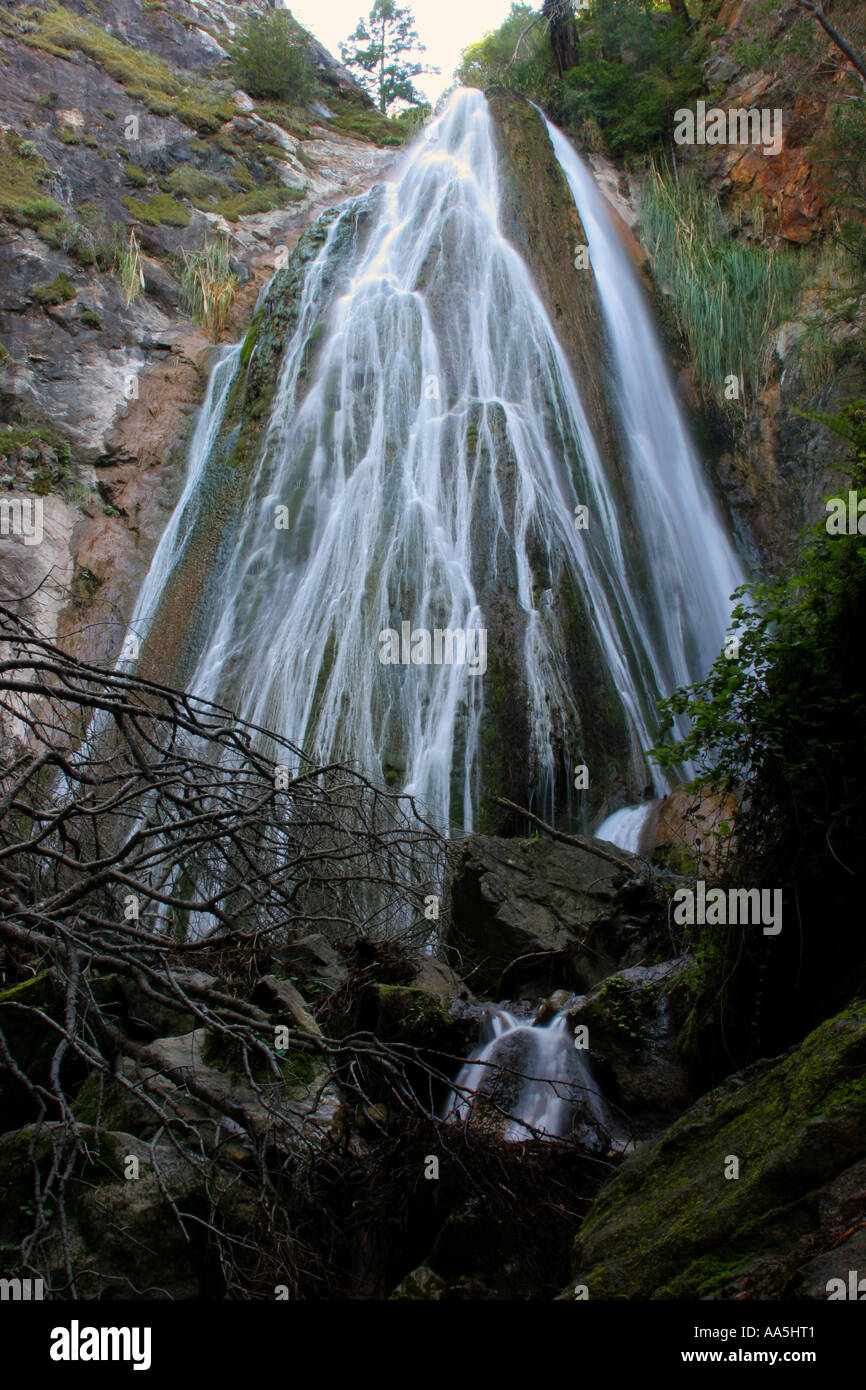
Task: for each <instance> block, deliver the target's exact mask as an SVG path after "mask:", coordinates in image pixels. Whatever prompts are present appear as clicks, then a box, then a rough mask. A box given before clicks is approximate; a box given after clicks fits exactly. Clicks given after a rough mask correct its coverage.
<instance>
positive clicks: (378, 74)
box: [340, 0, 439, 116]
mask: <svg viewBox="0 0 866 1390" xmlns="http://www.w3.org/2000/svg"><path fill="white" fill-rule="evenodd" d="M423 52H425V46H424V44H423V43H421V40H420V39H419V37H418V31H417V29H416V28H415V17H414V15H413V14H412V11H411V10H410V9H409V8H408V6H404V5H396V4H394V0H375V4H374V5H373V8H372V10H371V11H370V13H369V15H368V16H367V18H366V19H363V18H362V19H359V20H358V24H357V27H356V29H355V32H354V33H353V34H350V35H349V38H348V39H347V41H346V43H341V44H340V54H341V56H342V59H343V62H344V63H345V65H346V67H347V68H354V69H355V70H356V72H357V73H358V80H359V82H360V83H361V86H362V87H363V88H364V89H365V91H367V92H369V94H370V96H371V97H372V98H373V100H374V101H375V102H376V105H377V106H378V108H379V110H380V111H381V112H382V115H383V116H384V115H387V113H388V108H389V107H390V106H391V105H392V104H393V103H394V102H395V101H405V102H409V103H411V104H412V105H413V106H417V105H420V103H421V102H423V100H424V98H423V96H422V94H421V93H420V92H419V91H417V89H416V87H415V85H414V83H413V81H412V79H413V78H415V77H419V76H420V75H421V74H422V73H425V72H438V71H439V69H438V68H428V67H424V66H423V65H422V64H421V63H418V62H415V61H409V60H408V57H407V55H409V54H412V53H423Z"/></svg>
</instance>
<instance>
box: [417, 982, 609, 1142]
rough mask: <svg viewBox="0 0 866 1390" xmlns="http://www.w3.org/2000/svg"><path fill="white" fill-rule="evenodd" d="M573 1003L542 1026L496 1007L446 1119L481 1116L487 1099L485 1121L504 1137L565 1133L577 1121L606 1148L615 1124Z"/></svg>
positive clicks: (460, 1077)
mask: <svg viewBox="0 0 866 1390" xmlns="http://www.w3.org/2000/svg"><path fill="white" fill-rule="evenodd" d="M573 1002H574V1001H572V1003H573ZM570 1007H571V1005H568V1006H566V1008H565V1009H562V1010H560V1012H559V1013H557V1014H555V1015H554V1017H553V1018H552V1019H551V1020H550V1021H549V1022H548V1023H545V1024H534V1023H533V1022H532V1020H530V1019H521V1018H518V1017H517V1016H516V1015H515V1014H513V1013H510V1012H509V1011H508V1010H507V1009H501V1008H491V1009H490V1010H489V1012H488V1013H487V1015H486V1016H485V1018H484V1020H483V1022H482V1026H481V1035H480V1042H479V1046H478V1047H477V1048H476V1050H475V1051H474V1052H473V1053H472V1055H471V1057H469V1058H468V1060H467V1062H466V1065H465V1066H464V1067H463V1068H462V1069H461V1071H460V1073H459V1074H458V1076H457V1079H456V1081H455V1084H454V1090H453V1091H452V1092H451V1095H450V1096H449V1098H448V1100H447V1102H446V1104H445V1107H444V1109H443V1116H444V1117H445V1118H446V1119H450V1120H452V1121H454V1122H455V1123H458V1122H464V1121H466V1120H467V1119H468V1118H469V1117H470V1115H473V1116H474V1115H477V1114H478V1110H477V1098H478V1097H482V1098H484V1099H485V1100H486V1102H487V1105H486V1108H485V1111H484V1120H485V1122H487V1123H490V1124H491V1125H493V1126H494V1127H495V1128H496V1130H497V1132H500V1133H501V1135H502V1137H503V1138H505V1139H509V1140H526V1139H532V1138H534V1137H535V1138H565V1137H568V1136H569V1135H570V1134H571V1132H572V1129H573V1126H574V1125H575V1124H578V1125H582V1126H585V1127H586V1129H587V1131H588V1132H590V1133H592V1132H594V1136H593V1137H595V1136H597V1137H598V1141H599V1142H600V1143H601V1144H602V1145H603V1146H606V1145H607V1144H608V1143H609V1142H610V1141H611V1140H613V1139H614V1138H615V1135H616V1131H617V1125H616V1121H615V1120H614V1118H613V1115H612V1114H611V1111H610V1108H609V1107H608V1105H607V1104H606V1102H605V1100H604V1098H603V1096H602V1095H601V1094H600V1092H599V1090H598V1087H597V1086H596V1084H595V1081H594V1079H593V1076H592V1072H591V1071H590V1068H589V1063H588V1062H587V1060H586V1057H585V1056H584V1053H583V1052H581V1051H579V1050H578V1049H576V1048H575V1046H574V1042H573V1039H572V1035H571V1032H570V1031H569V1027H568V1009H569V1008H570ZM467 1093H468V1094H467Z"/></svg>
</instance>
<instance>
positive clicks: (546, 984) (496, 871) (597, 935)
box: [443, 835, 659, 998]
mask: <svg viewBox="0 0 866 1390" xmlns="http://www.w3.org/2000/svg"><path fill="white" fill-rule="evenodd" d="M605 848H606V849H607V850H610V846H609V845H607V846H605ZM618 853H620V855H621V858H622V859H623V861H624V862H626V863H629V862H631V856H629V855H628V854H626V853H625V851H618ZM634 862H635V874H637V871H638V864H637V861H634ZM658 918H659V908H658V905H657V904H656V902H655V900H654V899H653V897H652V895H651V892H650V890H649V889H648V888H647V887H645V886H644V885H643V884H642V883H640V882H638V881H637V879H636V878H635V877H630V876H629V874H628V873H626V872H625V871H624V870H622V869H620V868H617V866H616V865H614V864H611V863H610V862H608V861H607V860H605V859H601V858H597V857H596V856H595V855H593V854H589V853H587V852H585V851H583V850H580V849H578V848H576V847H575V846H571V845H566V844H562V843H560V842H558V841H556V840H551V839H548V838H547V837H545V836H542V837H541V838H539V839H537V840H503V839H497V838H495V837H493V836H490V835H470V836H469V838H468V839H466V840H465V841H464V843H463V845H462V846H461V848H460V853H459V857H458V859H457V863H456V866H455V870H454V874H453V877H452V880H451V885H450V913H448V914H446V922H445V926H444V928H443V938H444V941H445V944H446V946H447V947H448V948H449V949H450V951H451V952H452V953H453V956H454V962H455V964H456V965H457V968H458V969H459V970H460V972H461V974H462V976H463V977H464V979H466V980H467V982H468V983H469V984H470V985H471V987H472V988H473V989H474V990H475V991H476V992H479V993H481V992H485V993H491V994H494V995H495V996H496V997H499V998H502V997H505V996H508V997H510V998H517V997H518V995H520V994H524V995H525V994H527V993H529V994H530V995H536V996H538V995H546V994H549V993H550V992H551V990H553V989H555V988H558V987H560V986H561V987H563V988H566V989H569V990H571V991H573V992H575V993H586V992H587V991H588V990H590V989H591V988H592V987H593V985H595V984H597V983H598V982H599V981H600V980H603V979H604V978H605V976H607V975H610V974H611V973H612V972H613V971H614V970H616V969H617V968H618V967H620V966H628V965H634V964H637V962H638V961H640V960H641V959H642V958H643V956H644V953H645V944H646V939H647V936H648V933H649V932H650V931H651V929H652V928H653V926H654V925H655V924H656V923H657V921H658Z"/></svg>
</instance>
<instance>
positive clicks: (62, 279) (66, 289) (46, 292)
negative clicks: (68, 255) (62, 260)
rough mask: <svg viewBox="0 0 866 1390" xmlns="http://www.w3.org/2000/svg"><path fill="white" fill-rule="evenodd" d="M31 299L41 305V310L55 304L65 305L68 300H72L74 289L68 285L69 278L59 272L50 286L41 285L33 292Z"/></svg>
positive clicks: (62, 272) (63, 272)
mask: <svg viewBox="0 0 866 1390" xmlns="http://www.w3.org/2000/svg"><path fill="white" fill-rule="evenodd" d="M33 298H34V299H35V300H36V303H37V304H41V305H42V307H43V308H46V309H47V308H49V307H52V306H54V305H56V304H66V303H67V302H68V301H69V300H70V299H74V298H75V289H74V287H73V286H72V284H71V283H70V280H69V276H68V275H67V274H66V273H65V271H62V270H61V272H60V274H59V275H58V276H57V278H56V279H55V280H52V281H51V283H50V285H42V286H41V287H40V288H39V289H38V290H34V291H33Z"/></svg>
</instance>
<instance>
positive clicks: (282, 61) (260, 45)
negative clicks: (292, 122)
mask: <svg viewBox="0 0 866 1390" xmlns="http://www.w3.org/2000/svg"><path fill="white" fill-rule="evenodd" d="M229 52H230V55H231V71H232V76H233V78H234V80H235V82H236V83H237V85H238V86H239V87H242V88H243V90H244V91H245V92H249V94H250V96H253V97H273V98H275V99H277V100H282V101H290V102H303V101H304V100H306V98H307V97H309V96H310V95H311V93H312V91H313V86H314V74H313V69H312V67H311V65H310V61H309V59H308V57H307V52H306V38H305V35H304V31H303V29H301V27H300V25H299V24H297V23H296V22H295V20H294V19H293V18H292V16H291V15H290V14H289V12H288V11H287V10H269V11H268V12H267V13H266V14H263V15H252V16H251V17H250V18H249V19H248V20H247V22H246V25H245V26H244V28H243V30H242V31H241V33H240V34H239V35H238V37H237V38H236V39H235V41H234V43H233V44H232V45H231V48H230V50H229Z"/></svg>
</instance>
